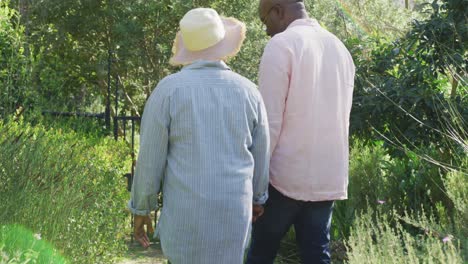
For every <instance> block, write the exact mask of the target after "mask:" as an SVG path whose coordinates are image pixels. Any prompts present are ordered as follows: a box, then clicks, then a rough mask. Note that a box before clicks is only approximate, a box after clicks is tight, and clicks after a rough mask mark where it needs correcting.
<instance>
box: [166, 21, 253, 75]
mask: <svg viewBox="0 0 468 264" xmlns="http://www.w3.org/2000/svg"><path fill="white" fill-rule="evenodd" d="M221 20H222V21H223V24H224V28H225V30H226V35H225V37H224V39H223V40H221V41H220V42H218V43H217V44H216V45H214V46H212V47H209V48H207V49H204V50H200V51H190V50H188V49H187V48H186V47H185V45H184V41H183V39H182V36H181V33H180V31H179V32H178V33H177V35H176V38H175V41H174V45H173V47H172V53H173V56H172V58H171V59H170V60H169V64H171V65H173V66H179V65H187V64H191V63H193V62H194V61H196V60H211V61H215V60H226V59H228V58H231V57H234V56H236V54H237V53H238V52H239V51H240V48H241V46H242V43H243V42H244V40H245V33H246V26H245V24H244V23H242V22H240V21H239V20H237V19H235V18H226V17H221Z"/></svg>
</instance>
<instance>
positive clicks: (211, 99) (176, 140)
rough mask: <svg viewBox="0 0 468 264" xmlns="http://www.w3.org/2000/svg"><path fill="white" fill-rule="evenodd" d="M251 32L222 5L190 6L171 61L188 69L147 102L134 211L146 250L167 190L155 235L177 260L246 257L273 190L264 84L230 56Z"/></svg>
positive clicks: (197, 263) (204, 262) (201, 262)
mask: <svg viewBox="0 0 468 264" xmlns="http://www.w3.org/2000/svg"><path fill="white" fill-rule="evenodd" d="M245 30H246V29H245V25H244V24H243V23H242V22H240V21H238V20H236V19H233V18H225V17H220V16H219V15H218V13H217V12H216V11H215V10H213V9H206V8H198V9H193V10H191V11H189V12H188V13H187V14H186V15H185V16H184V17H183V19H182V20H181V21H180V31H179V32H178V34H177V36H176V40H175V42H174V47H173V53H174V55H173V57H172V58H171V61H170V63H171V64H172V65H183V66H185V67H183V68H182V70H181V71H180V72H178V73H175V74H172V75H170V76H168V77H166V78H164V79H163V80H162V81H160V82H159V84H158V86H157V87H156V89H155V90H154V91H153V93H152V94H151V96H150V98H149V99H148V102H147V103H146V106H145V110H144V113H143V118H142V124H141V143H140V152H139V156H138V161H137V164H136V173H135V178H134V181H133V188H132V194H131V200H130V202H129V208H130V210H131V211H132V213H133V214H135V237H136V239H137V240H138V241H139V242H140V243H141V244H142V245H143V246H145V247H147V246H149V242H148V238H147V236H146V234H145V232H144V229H143V222H144V219H145V218H147V217H148V215H149V214H150V212H151V211H152V210H155V209H157V208H156V207H157V195H158V192H159V191H162V192H163V201H164V205H163V208H162V210H161V216H160V219H159V222H158V226H157V229H156V232H157V233H159V236H160V239H161V245H162V249H163V253H164V255H165V256H166V257H167V258H168V259H169V261H170V262H171V263H174V264H184V263H189V264H209V263H217V264H218V263H223V264H229V263H233V264H240V263H242V262H243V256H244V249H245V247H246V243H247V242H248V241H247V239H248V230H249V225H250V223H251V221H255V218H256V217H259V216H260V215H261V214H262V211H263V209H262V205H263V204H264V203H265V201H266V199H267V196H268V194H267V190H268V160H269V157H268V154H269V133H268V123H267V117H266V113H265V107H264V105H263V101H262V98H261V96H260V94H259V92H258V91H257V88H256V86H255V85H254V84H253V83H252V82H250V81H249V80H248V79H246V78H244V77H242V76H240V75H238V74H236V73H234V72H233V71H231V70H230V69H229V67H228V66H227V65H226V64H225V62H224V60H225V59H227V58H229V57H233V56H235V55H236V54H237V53H238V51H239V49H240V47H241V45H242V42H243V41H244V38H245ZM161 183H162V187H161Z"/></svg>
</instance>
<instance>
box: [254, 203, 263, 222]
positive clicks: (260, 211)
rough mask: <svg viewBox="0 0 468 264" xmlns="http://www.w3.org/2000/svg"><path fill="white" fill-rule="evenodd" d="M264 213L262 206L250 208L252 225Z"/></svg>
mask: <svg viewBox="0 0 468 264" xmlns="http://www.w3.org/2000/svg"><path fill="white" fill-rule="evenodd" d="M264 211H265V209H264V208H263V205H256V204H254V205H253V207H252V223H255V222H256V221H257V219H258V218H259V217H260V216H262V215H263V212H264Z"/></svg>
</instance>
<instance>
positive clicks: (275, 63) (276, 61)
mask: <svg viewBox="0 0 468 264" xmlns="http://www.w3.org/2000/svg"><path fill="white" fill-rule="evenodd" d="M290 60H291V52H290V50H289V49H288V48H287V47H285V45H284V44H282V43H281V42H280V41H279V40H278V39H275V38H273V39H272V40H270V42H269V43H268V44H267V46H266V47H265V51H264V53H263V56H262V60H261V62H260V71H259V90H260V93H261V94H262V97H263V100H264V102H265V107H266V111H267V113H268V122H269V125H270V151H271V153H273V152H274V151H275V148H276V145H277V143H278V139H279V137H280V134H281V128H282V125H283V115H284V111H285V107H286V100H287V96H288V92H289V81H290V72H291V62H290Z"/></svg>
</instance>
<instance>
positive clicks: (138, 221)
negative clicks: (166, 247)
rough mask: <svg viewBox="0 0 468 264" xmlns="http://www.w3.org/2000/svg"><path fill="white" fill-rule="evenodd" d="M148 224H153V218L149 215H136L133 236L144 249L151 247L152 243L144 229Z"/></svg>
mask: <svg viewBox="0 0 468 264" xmlns="http://www.w3.org/2000/svg"><path fill="white" fill-rule="evenodd" d="M147 222H149V223H151V218H150V217H149V216H148V215H135V222H134V224H135V230H134V232H133V236H134V237H135V239H136V240H137V241H138V242H139V243H140V245H141V246H142V247H144V248H148V247H149V246H150V241H149V238H148V235H147V234H146V231H145V227H144V225H145V223H147Z"/></svg>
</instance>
